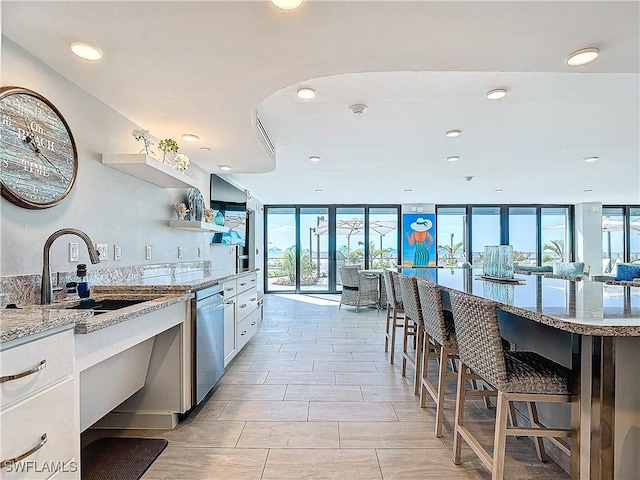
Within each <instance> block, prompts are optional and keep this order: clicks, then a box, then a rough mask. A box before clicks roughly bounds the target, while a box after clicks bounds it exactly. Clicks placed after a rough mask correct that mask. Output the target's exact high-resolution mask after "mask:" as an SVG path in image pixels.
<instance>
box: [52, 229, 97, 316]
mask: <svg viewBox="0 0 640 480" xmlns="http://www.w3.org/2000/svg"><path fill="white" fill-rule="evenodd" d="M62 235H76V236H78V237H80V238H81V239H82V240H83V241H84V243H85V244H86V245H87V250H88V251H89V259H90V260H91V263H94V264H95V263H100V254H99V253H98V251H97V250H96V249H95V247H94V246H93V242H92V241H91V238H89V235H87V234H86V233H84V232H83V231H82V230H78V229H76V228H63V229H60V230H58V231H56V232H53V233H52V234H51V235H50V236H49V238H47V240H46V241H45V242H44V248H43V250H42V284H41V286H40V303H41V304H42V305H46V304H49V303H52V302H53V286H52V285H51V265H49V251H50V250H51V245H52V244H53V242H54V241H55V240H56V239H57V238H59V237H61V236H62Z"/></svg>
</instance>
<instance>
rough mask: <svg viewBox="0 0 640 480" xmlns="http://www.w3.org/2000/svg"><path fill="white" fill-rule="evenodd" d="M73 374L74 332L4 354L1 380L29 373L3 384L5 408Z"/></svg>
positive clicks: (0, 358) (0, 389)
mask: <svg viewBox="0 0 640 480" xmlns="http://www.w3.org/2000/svg"><path fill="white" fill-rule="evenodd" d="M30 372H33V373H30ZM72 372H73V329H71V330H67V331H65V332H61V333H57V334H55V335H50V336H48V337H44V338H41V339H40V340H35V341H33V342H31V343H27V344H24V345H19V346H17V347H14V348H10V349H8V350H3V351H0V376H1V377H6V376H10V375H15V376H19V375H20V374H25V373H26V374H27V375H25V376H22V377H20V378H16V379H13V380H5V381H4V382H2V383H0V406H1V409H4V408H5V407H7V406H9V405H11V404H12V403H15V402H17V401H20V400H21V399H23V398H26V397H27V396H28V395H30V394H31V393H33V392H35V391H38V390H40V389H42V388H44V387H46V386H47V385H49V384H51V383H53V382H55V381H56V380H59V379H60V378H62V377H64V376H65V375H69V374H71V373H72ZM3 430H4V428H3Z"/></svg>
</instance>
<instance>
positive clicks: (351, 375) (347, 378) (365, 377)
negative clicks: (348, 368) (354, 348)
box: [251, 367, 407, 385]
mask: <svg viewBox="0 0 640 480" xmlns="http://www.w3.org/2000/svg"><path fill="white" fill-rule="evenodd" d="M251 368H253V367H251ZM336 385H407V382H406V380H405V379H404V378H403V377H401V376H400V375H396V374H395V373H359V372H345V373H342V372H336Z"/></svg>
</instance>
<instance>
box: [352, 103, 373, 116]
mask: <svg viewBox="0 0 640 480" xmlns="http://www.w3.org/2000/svg"><path fill="white" fill-rule="evenodd" d="M367 108H369V107H367V106H366V105H365V104H364V103H354V104H353V105H351V106H350V107H349V110H351V113H353V114H354V115H355V116H356V117H361V116H362V114H363V113H364V111H365V110H366V109H367Z"/></svg>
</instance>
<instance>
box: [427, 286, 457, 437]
mask: <svg viewBox="0 0 640 480" xmlns="http://www.w3.org/2000/svg"><path fill="white" fill-rule="evenodd" d="M418 297H419V299H420V306H421V309H422V319H423V322H424V339H423V345H422V368H421V371H422V375H421V377H420V406H421V407H424V406H425V405H426V401H427V394H429V395H430V396H431V398H432V399H433V401H434V402H435V404H436V421H435V434H436V437H441V436H442V422H443V419H444V405H445V387H446V380H447V377H456V376H457V374H456V373H455V372H454V371H451V372H448V371H447V365H448V364H449V360H451V361H452V362H454V361H455V359H456V358H457V357H458V344H457V341H456V333H455V328H454V324H453V315H452V314H451V312H448V311H445V310H444V308H443V306H442V289H441V288H440V286H439V285H436V284H433V283H428V282H426V281H424V280H419V281H418ZM432 358H433V359H439V362H438V382H437V384H433V383H432V382H431V381H430V380H429V360H430V359H432ZM452 366H453V363H452Z"/></svg>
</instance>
